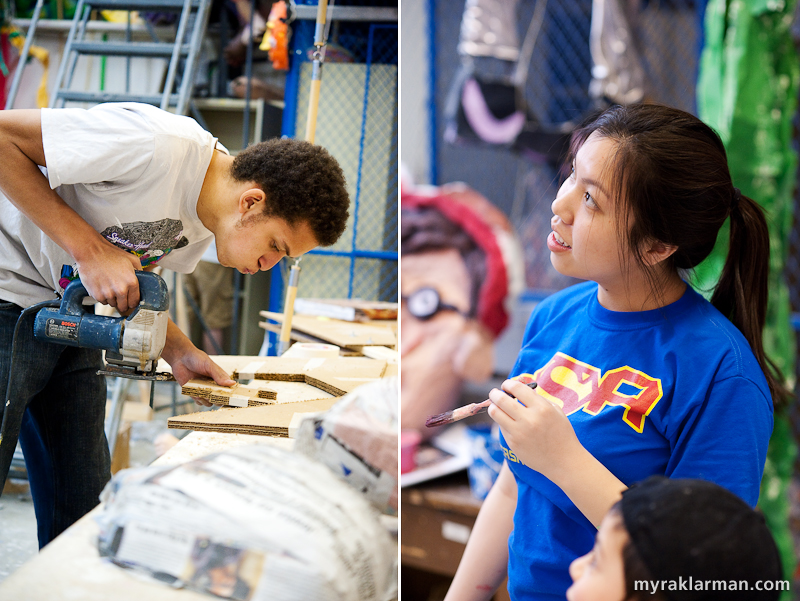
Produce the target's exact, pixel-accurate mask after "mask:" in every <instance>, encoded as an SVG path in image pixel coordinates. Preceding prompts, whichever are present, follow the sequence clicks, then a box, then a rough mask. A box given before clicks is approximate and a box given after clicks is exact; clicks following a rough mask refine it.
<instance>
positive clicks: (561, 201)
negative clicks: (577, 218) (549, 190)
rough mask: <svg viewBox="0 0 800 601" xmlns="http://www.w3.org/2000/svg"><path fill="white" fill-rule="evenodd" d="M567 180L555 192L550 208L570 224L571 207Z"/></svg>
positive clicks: (554, 213)
mask: <svg viewBox="0 0 800 601" xmlns="http://www.w3.org/2000/svg"><path fill="white" fill-rule="evenodd" d="M568 185H569V182H565V183H564V185H563V186H561V189H560V190H559V191H558V194H556V198H555V200H554V201H553V202H552V203H550V210H551V211H553V215H555V216H557V217H558V218H559V219H561V221H563V222H564V223H566V224H567V225H570V224H572V208H571V206H570V202H569V199H570V195H569V188H568Z"/></svg>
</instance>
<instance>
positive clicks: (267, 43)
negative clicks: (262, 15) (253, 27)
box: [259, 0, 289, 71]
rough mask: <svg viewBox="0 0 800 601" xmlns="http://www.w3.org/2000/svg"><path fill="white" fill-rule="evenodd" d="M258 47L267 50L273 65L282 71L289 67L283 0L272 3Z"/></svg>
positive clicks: (287, 29)
mask: <svg viewBox="0 0 800 601" xmlns="http://www.w3.org/2000/svg"><path fill="white" fill-rule="evenodd" d="M259 49H261V50H266V51H268V52H269V60H271V61H272V66H273V67H275V68H276V69H282V70H284V71H286V70H288V69H289V25H288V15H287V11H286V2H284V0H279V1H278V2H276V3H275V4H273V5H272V9H271V10H270V11H269V18H268V19H267V30H266V31H265V32H264V37H263V38H262V39H261V45H260V46H259Z"/></svg>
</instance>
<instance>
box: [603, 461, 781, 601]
mask: <svg viewBox="0 0 800 601" xmlns="http://www.w3.org/2000/svg"><path fill="white" fill-rule="evenodd" d="M610 513H611V514H612V515H614V516H615V517H617V518H618V520H617V527H618V528H624V529H625V531H626V533H627V535H628V540H627V541H626V542H625V546H624V547H623V549H622V560H623V569H624V572H625V573H624V579H625V600H626V601H701V600H702V601H723V600H724V601H731V600H739V601H778V598H779V597H780V595H781V591H782V590H784V588H786V586H787V585H788V581H785V580H783V569H782V566H781V558H780V554H779V552H778V547H777V546H776V545H775V540H774V539H773V537H772V534H771V533H770V531H769V528H767V525H766V522H765V521H764V517H763V516H762V515H761V514H760V513H758V512H757V511H755V510H753V509H752V508H751V507H750V506H749V505H748V504H747V503H745V502H744V501H743V500H742V499H740V498H739V497H737V496H736V495H735V494H734V493H732V492H730V491H729V490H727V489H725V488H723V487H721V486H719V485H717V484H714V483H712V482H708V481H705V480H696V479H674V480H673V479H669V478H665V477H663V476H650V477H649V478H647V479H645V480H643V481H642V482H637V483H634V484H633V485H632V486H631V487H630V488H629V489H628V490H626V491H625V492H623V493H622V499H621V500H620V501H619V502H618V503H616V504H615V505H614V506H613V507H612V508H611V511H610ZM759 583H760V584H761V585H763V586H759ZM698 585H699V586H698ZM654 586H655V590H654V589H653V587H654Z"/></svg>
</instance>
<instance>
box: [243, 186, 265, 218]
mask: <svg viewBox="0 0 800 601" xmlns="http://www.w3.org/2000/svg"><path fill="white" fill-rule="evenodd" d="M266 201H267V195H266V194H265V193H264V190H262V189H261V188H249V189H248V190H245V191H244V192H242V194H241V196H239V212H240V213H241V214H242V215H245V214H247V213H248V212H249V211H255V212H256V213H260V212H262V211H263V210H264V203H266Z"/></svg>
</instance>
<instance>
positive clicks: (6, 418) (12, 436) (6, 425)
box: [0, 300, 61, 496]
mask: <svg viewBox="0 0 800 601" xmlns="http://www.w3.org/2000/svg"><path fill="white" fill-rule="evenodd" d="M60 304H61V301H60V300H48V301H43V302H41V303H37V304H35V305H31V306H30V307H28V308H27V309H23V310H22V313H20V314H19V317H18V318H17V324H16V326H14V337H13V339H12V342H11V364H10V365H9V369H8V387H7V388H6V397H5V398H6V401H5V407H4V411H3V424H2V426H0V496H2V494H3V488H4V487H5V482H6V478H7V477H8V470H9V469H11V460H12V459H13V457H14V450H15V449H16V448H17V440H18V439H19V431H20V428H21V427H22V416H23V415H24V413H25V409H27V408H28V403H27V402H21V401H19V402H12V401H13V399H14V396H15V390H14V386H15V384H16V377H15V376H16V371H15V369H14V365H15V363H16V360H17V354H18V351H19V349H18V348H17V334H18V333H19V328H20V326H21V324H22V322H23V321H24V320H25V318H26V317H27V316H28V315H30V314H31V313H34V312H36V311H38V310H39V309H43V308H44V307H59V306H60ZM32 330H33V328H31V331H32Z"/></svg>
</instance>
